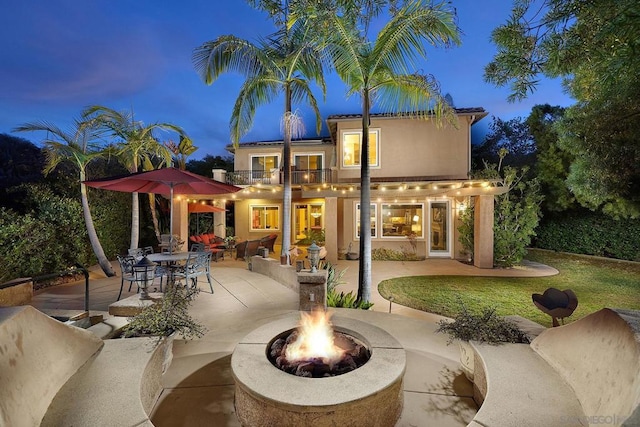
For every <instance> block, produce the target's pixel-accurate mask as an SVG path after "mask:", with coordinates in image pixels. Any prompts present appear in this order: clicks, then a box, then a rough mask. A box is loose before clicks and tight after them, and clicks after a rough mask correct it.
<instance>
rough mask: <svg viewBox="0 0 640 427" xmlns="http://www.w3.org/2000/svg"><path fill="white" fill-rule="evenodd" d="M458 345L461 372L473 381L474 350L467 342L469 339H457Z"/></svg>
mask: <svg viewBox="0 0 640 427" xmlns="http://www.w3.org/2000/svg"><path fill="white" fill-rule="evenodd" d="M458 347H459V348H460V366H461V367H462V372H464V375H465V376H466V377H467V379H468V380H469V381H471V382H473V361H474V358H475V356H474V352H473V347H471V344H469V341H461V340H458Z"/></svg>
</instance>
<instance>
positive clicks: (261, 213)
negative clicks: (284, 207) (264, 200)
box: [250, 205, 280, 231]
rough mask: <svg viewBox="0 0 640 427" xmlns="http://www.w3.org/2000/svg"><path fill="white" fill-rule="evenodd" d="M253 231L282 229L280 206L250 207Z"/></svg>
mask: <svg viewBox="0 0 640 427" xmlns="http://www.w3.org/2000/svg"><path fill="white" fill-rule="evenodd" d="M250 209H251V230H252V231H255V230H278V229H279V228H280V207H279V206H253V205H252V206H250Z"/></svg>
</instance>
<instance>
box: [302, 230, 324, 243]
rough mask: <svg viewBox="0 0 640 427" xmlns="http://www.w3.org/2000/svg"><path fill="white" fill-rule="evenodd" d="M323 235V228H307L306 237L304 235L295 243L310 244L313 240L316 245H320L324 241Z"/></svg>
mask: <svg viewBox="0 0 640 427" xmlns="http://www.w3.org/2000/svg"><path fill="white" fill-rule="evenodd" d="M324 239H325V236H324V229H322V230H309V231H308V232H307V237H305V238H304V239H302V240H298V241H297V242H296V244H298V245H310V244H312V243H313V242H316V244H317V245H320V246H322V244H323V243H324V241H325V240H324Z"/></svg>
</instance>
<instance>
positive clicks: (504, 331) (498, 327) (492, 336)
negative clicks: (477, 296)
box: [436, 300, 529, 344]
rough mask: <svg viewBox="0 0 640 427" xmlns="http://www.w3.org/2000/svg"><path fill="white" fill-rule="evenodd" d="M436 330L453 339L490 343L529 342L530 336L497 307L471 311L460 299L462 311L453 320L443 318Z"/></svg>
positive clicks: (450, 339)
mask: <svg viewBox="0 0 640 427" xmlns="http://www.w3.org/2000/svg"><path fill="white" fill-rule="evenodd" d="M436 332H440V333H445V334H447V335H448V336H449V342H448V344H450V343H451V342H452V341H453V340H456V339H458V340H461V341H480V342H486V343H489V344H497V343H505V342H510V343H528V342H529V337H528V336H527V334H525V333H524V332H523V331H521V330H520V328H518V326H517V325H516V324H515V323H513V322H511V321H510V320H507V319H505V318H504V317H501V316H498V315H497V314H496V309H495V308H490V307H487V308H484V309H482V312H481V313H471V312H470V311H469V310H468V309H467V307H466V306H465V305H464V303H463V302H462V301H461V300H460V313H458V314H457V315H456V316H455V317H454V319H453V321H449V320H441V321H440V322H438V329H436Z"/></svg>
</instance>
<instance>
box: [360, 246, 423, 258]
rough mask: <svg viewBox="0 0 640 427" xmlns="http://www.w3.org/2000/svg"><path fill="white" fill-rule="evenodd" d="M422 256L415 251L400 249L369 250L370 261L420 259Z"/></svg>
mask: <svg viewBox="0 0 640 427" xmlns="http://www.w3.org/2000/svg"><path fill="white" fill-rule="evenodd" d="M423 259H424V258H422V257H419V256H418V255H416V254H415V252H411V251H407V250H401V251H397V250H394V249H389V248H376V249H373V250H371V260H372V261H421V260H423Z"/></svg>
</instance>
